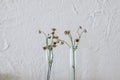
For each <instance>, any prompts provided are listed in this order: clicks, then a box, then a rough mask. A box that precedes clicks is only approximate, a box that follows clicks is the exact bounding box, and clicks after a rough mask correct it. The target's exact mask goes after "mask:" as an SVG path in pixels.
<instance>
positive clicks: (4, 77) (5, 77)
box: [0, 74, 20, 80]
mask: <svg viewBox="0 0 120 80" xmlns="http://www.w3.org/2000/svg"><path fill="white" fill-rule="evenodd" d="M0 80H20V77H19V76H15V75H11V74H0Z"/></svg>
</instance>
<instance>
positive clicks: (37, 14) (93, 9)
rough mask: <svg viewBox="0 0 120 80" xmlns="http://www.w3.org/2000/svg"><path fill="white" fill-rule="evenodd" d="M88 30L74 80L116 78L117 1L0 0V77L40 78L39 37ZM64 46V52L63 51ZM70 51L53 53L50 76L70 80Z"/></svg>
mask: <svg viewBox="0 0 120 80" xmlns="http://www.w3.org/2000/svg"><path fill="white" fill-rule="evenodd" d="M79 25H82V26H83V27H84V28H87V30H88V33H87V34H86V35H83V38H82V40H81V45H80V46H79V51H78V56H77V57H78V58H77V59H78V68H79V70H78V75H79V79H78V80H120V0H0V80H45V79H44V77H45V75H44V74H45V72H44V71H45V68H44V67H45V66H44V65H45V55H44V51H43V50H42V48H41V46H42V45H44V39H43V38H42V37H40V35H38V33H37V31H38V29H42V30H44V31H46V32H48V31H49V29H50V28H52V27H56V28H57V29H58V33H59V34H60V36H61V37H62V38H65V36H63V31H64V30H65V29H71V30H73V32H74V31H75V29H77V26H79ZM62 49H64V51H62ZM68 53H69V49H68V48H67V47H66V46H63V47H61V46H60V47H59V48H57V49H56V51H55V62H54V63H55V64H54V76H55V80H69V76H68V73H69V71H67V70H68V68H69V65H68V64H69V59H68V58H69V57H68V55H69V54H68Z"/></svg>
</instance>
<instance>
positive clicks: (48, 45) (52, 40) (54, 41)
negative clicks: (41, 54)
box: [38, 28, 64, 80]
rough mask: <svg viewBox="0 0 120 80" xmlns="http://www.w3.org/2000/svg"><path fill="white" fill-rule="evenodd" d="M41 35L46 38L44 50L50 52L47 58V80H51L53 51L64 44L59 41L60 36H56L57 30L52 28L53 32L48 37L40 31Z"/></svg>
mask: <svg viewBox="0 0 120 80" xmlns="http://www.w3.org/2000/svg"><path fill="white" fill-rule="evenodd" d="M38 33H39V34H41V33H43V35H44V36H45V39H46V40H45V46H43V50H48V52H49V53H48V54H47V58H48V72H47V80H50V75H51V69H52V64H53V57H54V56H53V49H54V48H56V47H57V45H58V44H61V45H63V44H64V42H63V41H61V40H60V39H59V36H57V35H56V28H52V29H51V32H50V33H49V34H48V35H47V34H46V33H45V32H44V31H41V30H39V31H38Z"/></svg>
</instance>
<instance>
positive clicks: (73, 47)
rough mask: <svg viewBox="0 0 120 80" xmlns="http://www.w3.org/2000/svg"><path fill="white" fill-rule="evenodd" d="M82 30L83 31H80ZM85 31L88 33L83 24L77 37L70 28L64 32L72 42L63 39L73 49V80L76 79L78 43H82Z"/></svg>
mask: <svg viewBox="0 0 120 80" xmlns="http://www.w3.org/2000/svg"><path fill="white" fill-rule="evenodd" d="M80 31H81V32H80ZM83 33H87V30H86V29H83V28H82V27H81V26H79V28H78V30H77V36H78V37H77V38H75V39H73V36H72V34H71V31H70V30H65V31H64V34H65V35H66V36H68V37H69V39H70V42H71V43H69V44H68V43H67V41H64V40H62V41H63V42H64V43H66V44H67V45H68V47H69V48H71V49H72V63H73V64H72V70H73V80H76V77H75V76H76V67H75V65H76V64H75V51H76V49H77V48H78V45H79V43H80V39H81V36H82V34H83Z"/></svg>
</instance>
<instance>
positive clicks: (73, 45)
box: [62, 26, 87, 49]
mask: <svg viewBox="0 0 120 80" xmlns="http://www.w3.org/2000/svg"><path fill="white" fill-rule="evenodd" d="M80 31H81V32H80ZM83 33H87V30H86V29H83V28H82V26H79V27H78V30H77V36H78V37H77V38H75V39H73V36H72V34H71V31H70V30H65V31H64V34H65V35H66V36H68V37H69V39H70V42H71V43H68V42H67V41H65V40H62V41H63V42H64V43H66V44H67V46H68V47H70V48H75V49H77V47H78V45H79V42H80V39H81V36H82V34H83Z"/></svg>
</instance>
